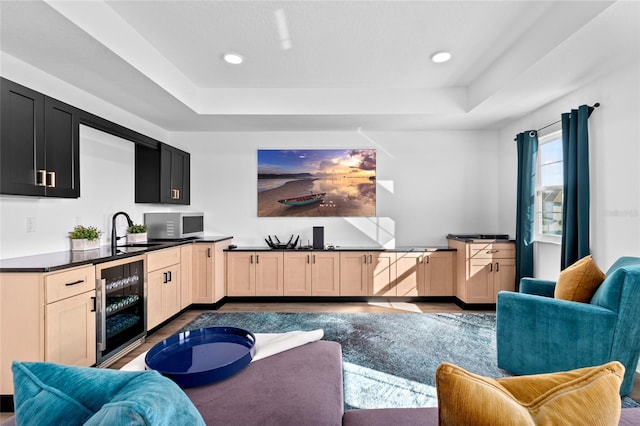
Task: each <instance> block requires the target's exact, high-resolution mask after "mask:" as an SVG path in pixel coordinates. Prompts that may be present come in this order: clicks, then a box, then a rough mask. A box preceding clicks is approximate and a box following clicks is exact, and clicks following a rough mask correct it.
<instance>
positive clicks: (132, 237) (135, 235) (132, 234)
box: [127, 224, 147, 244]
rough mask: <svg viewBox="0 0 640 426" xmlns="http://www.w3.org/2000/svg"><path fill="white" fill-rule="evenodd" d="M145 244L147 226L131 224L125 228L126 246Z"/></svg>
mask: <svg viewBox="0 0 640 426" xmlns="http://www.w3.org/2000/svg"><path fill="white" fill-rule="evenodd" d="M146 242H147V226H146V225H136V224H133V225H131V226H130V227H128V228H127V244H138V243H146Z"/></svg>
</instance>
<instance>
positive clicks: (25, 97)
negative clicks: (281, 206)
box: [0, 79, 46, 196]
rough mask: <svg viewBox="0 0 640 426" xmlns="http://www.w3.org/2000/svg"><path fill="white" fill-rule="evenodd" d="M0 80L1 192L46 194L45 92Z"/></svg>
mask: <svg viewBox="0 0 640 426" xmlns="http://www.w3.org/2000/svg"><path fill="white" fill-rule="evenodd" d="M0 84H1V91H0V96H1V99H2V100H1V106H0V108H1V110H0V129H2V130H1V131H0V138H1V139H0V165H1V166H2V167H1V169H2V170H1V172H0V192H1V193H2V194H13V195H39V196H44V195H45V186H44V185H45V179H46V169H45V156H44V147H45V138H44V95H42V94H41V93H38V92H36V91H34V90H31V89H28V88H26V87H24V86H21V85H19V84H16V83H13V82H11V81H9V80H5V79H2V80H1V83H0Z"/></svg>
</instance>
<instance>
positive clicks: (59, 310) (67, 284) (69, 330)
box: [0, 266, 96, 395]
mask: <svg viewBox="0 0 640 426" xmlns="http://www.w3.org/2000/svg"><path fill="white" fill-rule="evenodd" d="M94 303H95V268H94V267H93V266H82V267H78V268H71V269H65V270H63V271H58V272H51V273H27V272H25V273H1V274H0V394H2V395H11V394H13V376H12V374H11V362H12V361H13V360H19V361H50V362H58V363H64V364H70V365H80V366H92V365H95V363H96V322H95V321H96V314H95V310H94V308H95V305H94Z"/></svg>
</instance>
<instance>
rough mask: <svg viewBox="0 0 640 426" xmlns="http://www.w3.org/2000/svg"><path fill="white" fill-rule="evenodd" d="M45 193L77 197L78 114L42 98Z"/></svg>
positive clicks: (62, 105)
mask: <svg viewBox="0 0 640 426" xmlns="http://www.w3.org/2000/svg"><path fill="white" fill-rule="evenodd" d="M44 108H45V114H44V117H45V124H44V129H45V152H46V156H45V158H46V181H45V183H46V194H47V196H53V197H64V198H78V197H79V196H80V152H79V151H80V137H79V131H80V130H79V129H80V124H79V114H78V112H77V110H76V109H75V108H73V107H72V106H70V105H67V104H65V103H62V102H60V101H57V100H55V99H52V98H49V97H46V98H45V105H44Z"/></svg>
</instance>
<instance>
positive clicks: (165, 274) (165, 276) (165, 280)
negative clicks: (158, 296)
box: [162, 272, 167, 284]
mask: <svg viewBox="0 0 640 426" xmlns="http://www.w3.org/2000/svg"><path fill="white" fill-rule="evenodd" d="M162 275H164V281H163V282H162V284H166V283H167V273H166V272H163V273H162Z"/></svg>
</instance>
